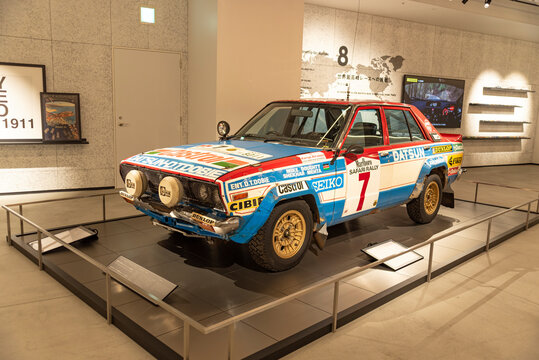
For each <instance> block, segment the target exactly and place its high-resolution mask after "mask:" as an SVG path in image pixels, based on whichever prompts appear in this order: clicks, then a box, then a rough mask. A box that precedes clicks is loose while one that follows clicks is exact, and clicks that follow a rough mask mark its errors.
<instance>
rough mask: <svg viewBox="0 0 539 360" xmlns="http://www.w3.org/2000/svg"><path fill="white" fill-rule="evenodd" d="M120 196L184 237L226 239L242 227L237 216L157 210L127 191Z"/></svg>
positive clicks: (166, 209)
mask: <svg viewBox="0 0 539 360" xmlns="http://www.w3.org/2000/svg"><path fill="white" fill-rule="evenodd" d="M120 196H121V197H123V198H124V199H125V200H126V201H128V202H129V203H131V204H133V205H134V206H135V207H136V208H137V209H139V210H140V211H142V212H143V213H145V214H147V215H149V216H151V217H153V218H154V219H157V220H158V221H159V222H160V223H161V224H159V225H161V226H162V225H166V226H165V227H166V228H167V229H170V230H176V231H178V232H181V233H183V234H184V235H191V236H201V237H204V236H217V237H220V238H225V237H226V235H227V234H229V233H231V232H233V231H235V230H236V229H238V227H239V226H240V218H239V217H237V216H231V217H228V218H226V219H225V220H222V219H217V218H215V217H213V216H211V215H208V214H206V215H204V214H200V213H198V212H195V211H189V210H176V209H168V208H166V207H165V206H164V205H163V206H162V207H160V208H157V207H155V206H152V204H149V203H147V202H145V201H142V200H141V199H139V198H136V197H134V196H132V195H130V194H128V193H127V192H125V191H120Z"/></svg>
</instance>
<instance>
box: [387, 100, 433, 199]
mask: <svg viewBox="0 0 539 360" xmlns="http://www.w3.org/2000/svg"><path fill="white" fill-rule="evenodd" d="M383 114H384V120H385V123H386V126H387V132H388V140H389V145H390V149H391V150H390V151H389V152H384V153H382V154H381V161H382V163H383V164H382V168H383V170H382V181H381V183H380V192H381V202H382V203H383V205H384V206H390V205H394V204H397V203H401V202H403V201H405V200H407V199H408V197H409V196H410V194H411V193H412V191H413V189H414V187H415V184H416V182H417V179H418V176H419V173H420V171H421V168H422V167H423V164H424V163H425V159H426V156H425V150H426V149H428V147H429V144H430V141H428V140H427V138H426V136H425V134H424V133H423V131H422V129H421V127H420V126H419V125H418V124H417V121H416V120H415V118H414V117H413V115H412V114H411V112H410V111H409V110H408V109H407V108H400V107H384V109H383Z"/></svg>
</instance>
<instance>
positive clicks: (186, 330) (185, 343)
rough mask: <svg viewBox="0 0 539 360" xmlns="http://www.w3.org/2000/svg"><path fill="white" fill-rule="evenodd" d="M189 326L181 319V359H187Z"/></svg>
mask: <svg viewBox="0 0 539 360" xmlns="http://www.w3.org/2000/svg"><path fill="white" fill-rule="evenodd" d="M189 332H190V326H189V323H188V322H187V321H185V320H184V321H183V360H189V342H190V341H191V339H190V334H189Z"/></svg>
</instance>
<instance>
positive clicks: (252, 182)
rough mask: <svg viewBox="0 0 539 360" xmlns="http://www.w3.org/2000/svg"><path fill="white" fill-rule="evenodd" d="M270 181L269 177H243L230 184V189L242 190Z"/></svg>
mask: <svg viewBox="0 0 539 360" xmlns="http://www.w3.org/2000/svg"><path fill="white" fill-rule="evenodd" d="M269 182H270V179H269V178H268V177H252V178H249V179H243V180H239V181H234V182H231V183H229V184H228V190H231V191H233V190H241V189H245V188H248V187H252V186H257V185H264V184H267V183H269Z"/></svg>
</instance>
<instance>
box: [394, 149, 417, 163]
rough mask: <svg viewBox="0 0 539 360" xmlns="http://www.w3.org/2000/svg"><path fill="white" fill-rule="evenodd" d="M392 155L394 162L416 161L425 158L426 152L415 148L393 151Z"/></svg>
mask: <svg viewBox="0 0 539 360" xmlns="http://www.w3.org/2000/svg"><path fill="white" fill-rule="evenodd" d="M391 154H392V155H393V161H405V160H414V159H420V158H423V157H425V150H424V149H423V148H422V147H415V148H408V149H399V150H393V151H392V152H391Z"/></svg>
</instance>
